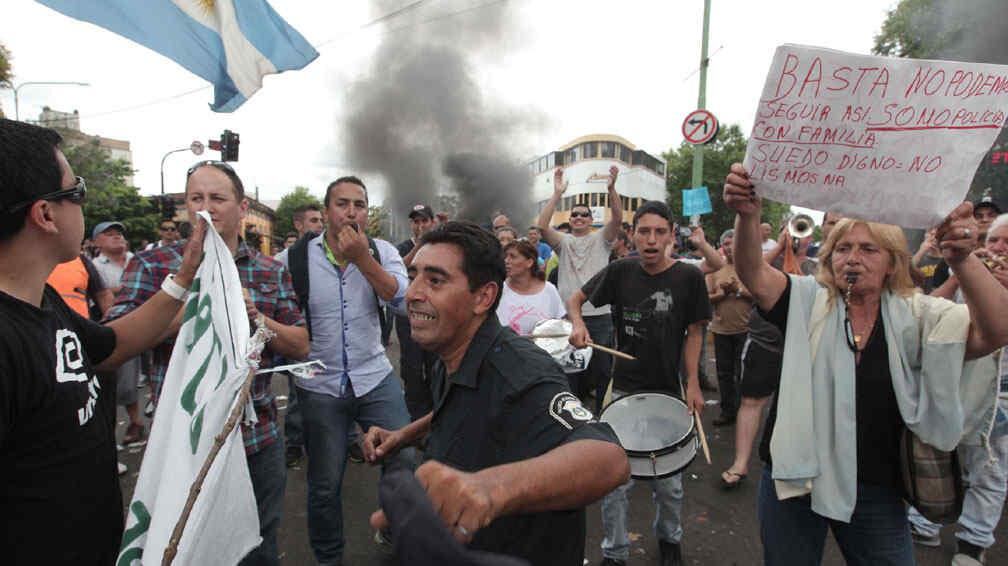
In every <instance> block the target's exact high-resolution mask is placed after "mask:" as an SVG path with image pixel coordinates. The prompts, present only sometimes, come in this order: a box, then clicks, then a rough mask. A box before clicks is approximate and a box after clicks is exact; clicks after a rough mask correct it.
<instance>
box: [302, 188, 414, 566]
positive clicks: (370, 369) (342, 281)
mask: <svg viewBox="0 0 1008 566" xmlns="http://www.w3.org/2000/svg"><path fill="white" fill-rule="evenodd" d="M324 203H325V216H326V226H327V228H326V231H325V232H323V233H322V234H321V235H319V236H318V237H315V238H311V239H308V240H301V241H299V242H298V243H297V244H295V245H294V246H293V247H291V248H290V249H289V250H288V254H287V257H286V258H285V259H286V263H287V265H288V267H289V268H290V271H291V275H292V277H293V279H294V289H295V291H296V292H297V293H298V302H299V304H300V305H301V307H302V312H304V315H305V319H306V320H307V322H308V330H309V333H310V335H311V355H310V356H309V359H311V360H320V361H322V362H323V363H324V364H325V369H323V370H321V371H319V372H318V373H317V374H316V375H314V376H313V377H310V378H305V379H300V378H299V379H298V380H297V396H298V400H299V403H300V405H301V411H302V415H303V419H304V436H305V447H306V448H307V450H308V536H309V539H310V541H311V545H312V550H313V551H314V553H315V558H316V559H317V560H318V563H319V564H320V565H323V566H326V565H332V564H341V563H342V559H343V508H342V500H341V494H340V491H341V487H342V483H343V472H344V470H345V469H346V458H347V432H348V430H349V429H350V427H351V426H353V423H355V422H356V423H359V424H360V426H361V428H363V429H364V430H365V431H366V430H367V429H368V428H370V427H371V426H373V425H377V426H380V427H381V428H384V429H390V430H395V429H398V428H400V427H402V426H405V425H406V424H409V421H410V419H409V413H408V412H407V410H406V402H405V399H404V397H403V389H402V384H401V382H400V380H399V377H398V376H397V375H396V374H395V372H394V371H393V369H392V364H391V363H389V360H388V358H387V357H386V356H385V348H384V346H382V343H381V329H382V324H383V322H382V319H381V316H382V315H383V313H384V307H385V305H386V304H392V305H393V306H395V305H397V304H399V303H401V302H402V300H403V296H404V295H405V293H406V287H407V286H408V285H409V281H408V279H407V276H406V267H405V266H404V265H403V261H402V258H400V257H399V252H398V251H397V250H396V248H395V247H394V246H393V245H392V244H390V243H388V242H386V241H384V240H378V239H375V240H371V239H369V238H368V237H367V236H366V235H365V234H364V227H365V226H367V216H368V197H367V188H366V187H365V186H364V183H363V182H362V181H361V180H360V179H358V178H357V177H342V178H340V179H337V180H335V181H333V182H332V183H330V184H329V187H328V188H327V189H326V195H325V201H324ZM403 459H404V460H405V461H406V462H411V461H412V460H413V456H412V454H404V455H403Z"/></svg>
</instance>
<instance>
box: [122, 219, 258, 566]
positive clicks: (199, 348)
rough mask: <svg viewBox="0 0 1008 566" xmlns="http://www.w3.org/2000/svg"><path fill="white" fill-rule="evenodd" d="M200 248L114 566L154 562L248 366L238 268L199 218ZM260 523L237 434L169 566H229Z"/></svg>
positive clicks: (250, 544)
mask: <svg viewBox="0 0 1008 566" xmlns="http://www.w3.org/2000/svg"><path fill="white" fill-rule="evenodd" d="M200 216H203V217H204V219H205V220H206V221H207V224H208V226H207V235H206V242H205V244H204V246H203V252H204V257H203V263H202V264H201V265H200V268H199V270H198V271H197V273H196V278H195V279H194V280H193V284H192V287H191V288H190V293H189V297H188V299H187V300H186V303H185V307H184V308H185V314H184V316H183V322H182V327H181V328H180V329H179V333H178V336H177V337H176V340H175V348H174V350H172V356H171V361H170V362H169V364H168V371H167V374H166V375H165V381H164V386H163V388H162V390H161V397H160V399H159V401H158V407H157V415H156V418H155V419H154V422H153V425H152V427H151V434H150V439H149V442H148V444H147V450H146V453H145V454H144V459H143V464H142V465H141V467H140V476H139V478H138V480H137V485H136V490H135V491H134V492H133V501H132V502H131V503H130V506H129V515H128V517H127V519H126V532H125V533H124V534H123V542H122V548H121V550H120V554H119V559H118V561H117V562H116V566H130V565H133V564H136V563H142V564H144V565H147V566H149V565H154V564H161V560H162V555H163V553H164V549H165V547H166V546H167V545H168V542H169V538H170V537H171V534H172V531H173V530H174V528H175V525H176V523H177V522H178V520H179V517H180V515H181V514H182V510H183V507H184V506H185V503H186V499H187V498H188V496H189V489H190V486H191V485H192V483H193V481H194V480H195V479H196V477H197V475H198V474H199V471H200V468H201V467H202V466H203V463H204V461H205V460H206V459H207V455H208V453H210V451H211V448H212V446H213V443H214V437H215V436H216V435H217V434H219V433H220V432H221V430H223V428H224V423H225V421H226V420H227V418H228V414H229V412H230V411H231V409H232V407H233V406H234V405H235V403H236V402H237V400H238V397H239V390H240V388H241V386H242V384H243V383H244V382H245V379H246V376H247V375H248V373H249V369H250V368H251V367H252V365H251V364H250V362H249V361H248V356H249V355H250V354H251V355H254V354H256V352H254V351H250V350H252V349H253V347H252V346H250V340H249V321H248V317H247V315H246V314H245V302H244V299H243V297H242V287H241V281H240V280H239V278H238V269H237V267H236V266H235V263H234V260H233V259H232V257H231V252H230V251H229V250H228V248H227V246H226V245H225V244H224V241H223V240H222V239H221V237H220V235H218V234H217V232H216V231H215V230H214V229H213V224H211V223H210V218H209V216H208V215H206V213H202V212H201V213H200ZM259 542H260V538H259V517H258V514H257V512H256V501H255V496H254V494H253V492H252V480H251V478H250V477H249V471H248V464H247V462H246V460H245V449H244V443H243V442H242V437H241V429H240V427H235V428H234V429H233V430H232V431H231V433H230V434H229V435H228V436H227V437H226V440H225V443H224V446H223V447H222V448H221V450H220V452H219V453H218V455H217V458H216V459H215V460H214V462H213V465H212V466H211V467H210V468H209V472H208V473H207V476H206V478H205V481H204V483H203V487H202V491H201V492H200V493H199V496H198V497H197V498H196V503H195V505H194V506H193V508H192V512H191V514H190V515H189V519H188V523H187V525H186V528H185V530H184V531H183V535H182V538H181V540H180V543H179V545H178V554H177V555H176V556H175V562H174V563H175V564H221V565H226V564H236V563H237V562H238V561H239V560H241V558H242V557H244V556H245V555H246V554H247V553H248V552H249V551H250V550H252V549H253V548H255V547H256V546H258V545H259Z"/></svg>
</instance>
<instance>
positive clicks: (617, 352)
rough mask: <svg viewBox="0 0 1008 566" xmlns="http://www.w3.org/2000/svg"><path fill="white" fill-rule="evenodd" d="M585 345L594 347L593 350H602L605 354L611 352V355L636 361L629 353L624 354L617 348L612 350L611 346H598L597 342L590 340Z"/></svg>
mask: <svg viewBox="0 0 1008 566" xmlns="http://www.w3.org/2000/svg"><path fill="white" fill-rule="evenodd" d="M585 345H586V346H588V347H589V348H594V349H595V350H601V351H603V352H605V353H607V354H612V355H613V356H616V357H617V358H623V359H624V360H630V361H631V362H636V361H637V358H635V357H633V356H631V355H630V354H624V353H623V352H620V351H619V350H614V349H612V348H607V347H605V346H599V345H598V344H592V343H591V342H589V343H587V344H585Z"/></svg>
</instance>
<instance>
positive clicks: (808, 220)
mask: <svg viewBox="0 0 1008 566" xmlns="http://www.w3.org/2000/svg"><path fill="white" fill-rule="evenodd" d="M787 228H788V233H789V234H791V237H792V238H797V239H799V240H800V239H802V238H808V237H809V236H811V235H812V233H813V232H815V220H813V219H812V217H811V216H809V215H808V214H796V215H794V216H792V217H791V219H790V220H788V224H787Z"/></svg>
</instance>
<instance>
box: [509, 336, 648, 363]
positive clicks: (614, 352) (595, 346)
mask: <svg viewBox="0 0 1008 566" xmlns="http://www.w3.org/2000/svg"><path fill="white" fill-rule="evenodd" d="M525 337H526V338H531V339H533V340H535V339H536V338H570V334H563V333H560V334H529V335H527V336H525ZM585 346H586V347H588V348H593V349H595V350H600V351H602V352H605V353H607V354H612V355H613V356H616V357H617V358H623V359H624V360H630V361H631V362H636V361H637V358H635V357H633V356H631V355H630V354H624V353H623V352H620V351H619V350H614V349H612V348H607V347H605V346H599V345H598V344H592V343H591V342H589V343H587V344H585Z"/></svg>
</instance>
